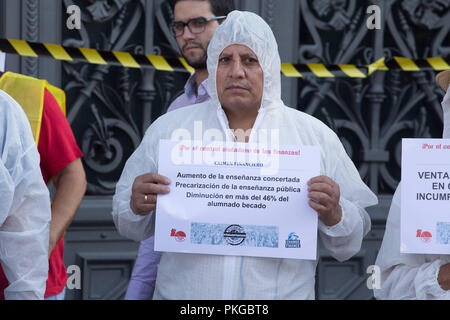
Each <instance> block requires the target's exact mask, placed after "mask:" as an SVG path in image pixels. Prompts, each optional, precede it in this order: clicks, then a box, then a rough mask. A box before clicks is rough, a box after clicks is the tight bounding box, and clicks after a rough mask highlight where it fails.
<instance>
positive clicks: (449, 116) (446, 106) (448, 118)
mask: <svg viewBox="0 0 450 320" xmlns="http://www.w3.org/2000/svg"><path fill="white" fill-rule="evenodd" d="M442 111H443V112H444V131H443V134H442V138H444V139H450V85H449V86H448V89H447V93H446V94H445V96H444V99H443V100H442Z"/></svg>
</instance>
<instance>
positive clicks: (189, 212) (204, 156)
mask: <svg viewBox="0 0 450 320" xmlns="http://www.w3.org/2000/svg"><path fill="white" fill-rule="evenodd" d="M158 166H159V170H158V173H159V174H161V175H164V176H166V177H168V178H169V179H170V180H171V185H170V186H169V188H170V193H169V194H167V195H159V196H158V201H157V208H156V228H155V250H157V251H169V252H185V253H203V254H219V255H237V256H258V257H278V258H292V259H310V260H315V259H316V254H317V213H316V212H315V211H314V210H313V209H312V208H311V207H310V206H309V205H308V196H307V195H308V191H307V185H306V184H307V182H308V180H309V179H311V178H312V177H316V176H318V175H320V150H319V148H318V147H311V146H278V147H277V148H275V147H267V146H262V145H250V144H244V143H234V142H226V143H225V142H224V143H222V142H216V143H209V144H208V143H204V142H202V141H184V142H177V141H169V140H161V141H160V149H159V164H158Z"/></svg>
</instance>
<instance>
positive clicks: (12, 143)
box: [0, 90, 51, 300]
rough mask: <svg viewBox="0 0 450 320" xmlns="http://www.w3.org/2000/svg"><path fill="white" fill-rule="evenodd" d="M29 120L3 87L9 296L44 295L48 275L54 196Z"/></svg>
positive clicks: (3, 221) (0, 165) (1, 243)
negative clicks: (52, 201) (41, 165)
mask: <svg viewBox="0 0 450 320" xmlns="http://www.w3.org/2000/svg"><path fill="white" fill-rule="evenodd" d="M39 159H40V158H39V153H38V150H37V148H36V144H35V142H34V138H33V134H32V132H31V127H30V122H29V121H28V119H27V117H26V115H25V113H24V111H23V110H22V108H21V107H20V105H19V104H18V103H17V102H16V101H15V100H14V99H13V98H11V97H10V96H9V95H8V94H6V93H5V92H4V91H2V90H0V262H1V264H2V267H3V270H4V272H5V275H6V277H7V278H8V281H9V283H10V284H9V286H8V287H7V288H6V289H5V291H4V293H5V299H7V300H42V299H44V292H45V288H46V281H47V276H48V248H49V241H50V240H49V235H50V233H49V232H50V219H51V210H50V195H49V191H48V189H47V186H46V185H45V183H44V179H43V178H42V174H41V169H40V167H39V161H40V160H39Z"/></svg>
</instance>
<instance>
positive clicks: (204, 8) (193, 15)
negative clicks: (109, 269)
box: [125, 0, 234, 300]
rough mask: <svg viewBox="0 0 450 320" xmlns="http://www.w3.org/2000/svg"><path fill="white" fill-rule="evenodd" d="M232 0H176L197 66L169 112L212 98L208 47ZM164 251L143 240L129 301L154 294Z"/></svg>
mask: <svg viewBox="0 0 450 320" xmlns="http://www.w3.org/2000/svg"><path fill="white" fill-rule="evenodd" d="M233 2H234V1H233V0H175V1H174V21H173V22H172V23H171V29H172V32H173V34H174V36H175V39H176V41H177V44H178V47H179V48H180V51H181V54H182V55H183V57H184V58H185V59H186V61H187V62H188V63H189V65H190V66H192V67H193V68H194V69H195V72H194V73H193V74H192V75H191V76H190V77H189V79H188V80H187V82H186V85H185V87H184V93H183V94H182V95H181V96H179V97H178V98H177V99H175V100H174V101H173V102H172V103H171V104H170V106H169V108H168V109H167V112H170V111H173V110H175V109H179V108H182V107H185V106H189V105H193V104H197V103H202V102H205V101H207V100H209V99H210V96H209V94H208V85H207V78H208V70H207V68H206V59H207V54H206V51H207V48H208V45H209V41H210V40H211V38H212V36H213V34H214V31H215V30H216V28H217V27H218V26H219V24H220V23H221V22H222V21H223V20H224V19H225V18H226V16H227V14H228V13H229V12H231V11H233V10H234V4H233ZM160 258H161V253H160V252H156V251H154V237H150V238H148V239H147V240H144V241H142V242H141V245H140V247H139V253H138V257H137V259H136V263H135V266H134V269H133V273H132V276H131V279H130V283H129V285H128V290H127V293H126V296H125V299H126V300H148V299H151V298H152V296H153V291H154V289H155V282H156V272H157V268H158V264H159V260H160Z"/></svg>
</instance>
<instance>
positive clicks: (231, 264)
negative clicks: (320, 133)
mask: <svg viewBox="0 0 450 320" xmlns="http://www.w3.org/2000/svg"><path fill="white" fill-rule="evenodd" d="M264 113H265V110H264V108H262V107H261V108H259V110H258V115H257V116H256V120H255V123H254V125H253V128H252V132H251V133H250V137H249V139H248V141H249V143H250V142H251V141H253V139H254V137H255V135H256V133H255V132H256V130H257V127H258V126H259V124H260V122H261V119H262V118H263V116H264ZM217 117H218V118H219V122H220V125H221V126H222V129H223V131H225V134H226V135H227V136H228V138H231V140H232V141H234V142H235V141H236V137H235V136H234V134H232V132H231V130H230V126H229V124H228V119H227V118H226V114H225V111H224V110H223V108H222V107H221V106H219V107H218V109H217ZM227 140H228V139H227ZM238 258H241V259H243V257H236V256H223V259H224V268H223V285H222V299H223V300H232V299H233V280H234V279H233V275H234V270H235V268H236V263H237V259H238Z"/></svg>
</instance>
